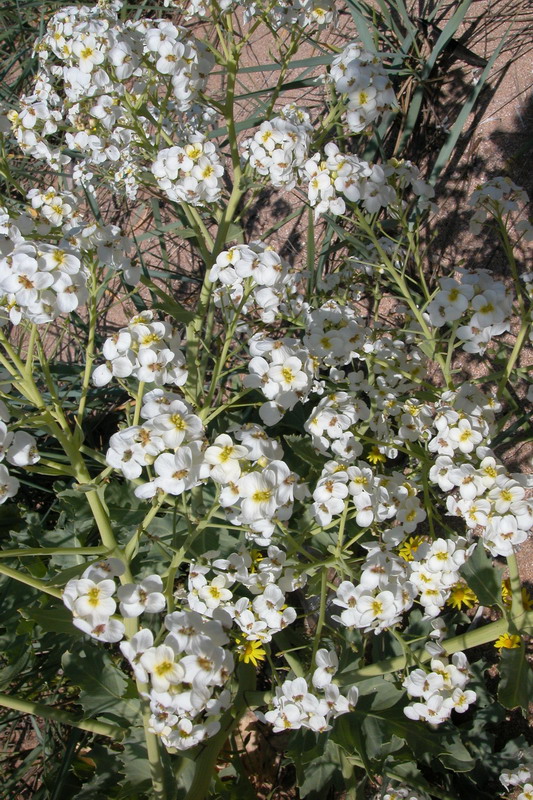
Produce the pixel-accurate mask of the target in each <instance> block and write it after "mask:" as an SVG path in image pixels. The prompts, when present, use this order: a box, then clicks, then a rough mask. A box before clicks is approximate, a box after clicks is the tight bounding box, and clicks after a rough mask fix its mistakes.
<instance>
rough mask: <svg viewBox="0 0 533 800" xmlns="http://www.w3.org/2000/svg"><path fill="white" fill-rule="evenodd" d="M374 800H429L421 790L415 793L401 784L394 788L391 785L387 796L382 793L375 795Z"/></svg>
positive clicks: (386, 793)
mask: <svg viewBox="0 0 533 800" xmlns="http://www.w3.org/2000/svg"><path fill="white" fill-rule="evenodd" d="M373 800H428V796H427V794H426V793H425V792H421V791H420V790H419V789H417V790H416V792H415V790H414V789H411V788H410V787H409V786H406V785H405V784H399V785H395V786H394V788H393V787H392V786H391V785H389V786H388V787H387V791H386V792H385V794H383V792H382V791H380V792H379V793H378V794H375V795H374V797H373Z"/></svg>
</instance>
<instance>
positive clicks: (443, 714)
mask: <svg viewBox="0 0 533 800" xmlns="http://www.w3.org/2000/svg"><path fill="white" fill-rule="evenodd" d="M469 678H470V671H469V664H468V660H467V658H466V656H465V654H464V653H454V654H453V656H452V658H451V663H450V662H449V661H448V659H446V658H441V659H438V658H433V659H432V660H431V672H426V671H425V670H423V669H415V670H412V672H410V673H409V675H408V676H407V678H406V679H405V680H404V682H403V686H404V687H405V689H406V690H407V693H408V694H409V695H410V697H411V698H420V700H419V701H418V702H415V703H412V704H410V705H408V706H406V707H405V708H404V714H405V715H406V717H409V719H412V720H422V721H423V722H429V723H430V724H431V725H440V724H441V723H443V722H446V720H448V719H449V718H450V716H451V714H452V711H456V712H457V713H458V714H463V713H464V712H465V711H467V710H468V708H469V706H471V705H472V703H475V701H476V697H477V696H476V693H475V692H474V691H472V689H467V688H466V685H467V683H468V680H469Z"/></svg>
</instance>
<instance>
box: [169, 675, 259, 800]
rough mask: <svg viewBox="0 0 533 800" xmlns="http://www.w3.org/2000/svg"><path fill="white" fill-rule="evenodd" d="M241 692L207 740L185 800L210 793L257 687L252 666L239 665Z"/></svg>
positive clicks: (195, 799)
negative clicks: (225, 749)
mask: <svg viewBox="0 0 533 800" xmlns="http://www.w3.org/2000/svg"><path fill="white" fill-rule="evenodd" d="M238 672H239V675H238V683H239V690H238V692H237V696H236V698H235V701H234V703H233V705H232V707H231V708H230V709H228V711H226V713H225V714H224V715H223V717H222V719H221V720H220V730H219V732H218V733H216V734H215V735H214V736H212V737H211V738H210V739H208V740H207V744H206V745H205V747H204V748H203V750H202V752H201V753H200V755H199V756H198V758H197V760H196V769H195V772H194V778H193V780H192V783H191V786H190V789H189V791H188V792H187V795H186V797H185V800H204V798H205V797H207V795H208V793H209V787H210V784H211V780H212V779H213V776H214V774H215V767H216V763H217V759H218V756H219V753H220V751H221V750H222V748H223V747H224V744H225V742H226V741H227V739H228V736H230V734H231V732H232V731H233V730H234V728H235V727H236V726H237V723H238V722H239V720H240V718H241V717H242V715H243V714H244V712H245V711H246V709H247V708H248V701H247V699H246V693H247V692H253V691H254V690H255V685H256V674H255V669H254V667H253V666H252V664H242V663H241V664H239V667H238Z"/></svg>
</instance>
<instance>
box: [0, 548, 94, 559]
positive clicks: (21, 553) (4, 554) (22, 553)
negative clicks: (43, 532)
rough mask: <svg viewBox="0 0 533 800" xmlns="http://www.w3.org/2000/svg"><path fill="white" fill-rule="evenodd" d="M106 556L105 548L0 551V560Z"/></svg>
mask: <svg viewBox="0 0 533 800" xmlns="http://www.w3.org/2000/svg"><path fill="white" fill-rule="evenodd" d="M104 553H106V554H107V547H28V548H27V549H25V550H0V558H25V557H26V556H77V555H94V556H98V555H103V554H104Z"/></svg>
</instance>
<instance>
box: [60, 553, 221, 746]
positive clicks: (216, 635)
mask: <svg viewBox="0 0 533 800" xmlns="http://www.w3.org/2000/svg"><path fill="white" fill-rule="evenodd" d="M123 572H124V565H123V564H122V563H121V562H120V561H119V560H117V559H109V560H107V561H104V562H100V563H98V564H94V565H92V566H90V567H89V568H88V569H86V570H85V571H84V572H83V574H82V577H81V578H80V579H72V580H70V581H68V583H67V584H66V586H65V589H64V592H63V602H64V604H65V605H66V607H67V608H68V609H69V610H70V611H72V614H73V618H74V619H73V622H74V625H75V626H76V627H77V628H79V629H80V630H81V631H83V632H84V633H86V634H88V635H89V636H91V637H92V638H93V639H97V640H99V641H101V642H111V643H116V642H120V650H121V652H122V655H123V656H124V657H125V658H126V659H127V660H128V661H129V662H130V665H131V667H132V670H133V673H134V675H135V678H136V679H137V680H138V681H139V682H140V683H149V684H150V685H151V690H150V708H151V711H152V716H151V718H150V725H151V728H152V730H153V731H154V732H155V733H157V734H158V735H159V736H160V737H161V740H162V742H163V743H164V744H165V746H166V747H168V748H176V749H179V750H184V749H186V748H189V747H193V746H194V745H195V744H197V743H198V742H199V741H201V740H202V739H204V738H206V737H208V736H212V735H213V734H214V733H216V732H217V730H218V729H219V727H220V726H219V723H218V721H216V717H217V716H218V715H219V714H220V712H221V711H223V710H225V709H226V708H227V707H228V706H229V701H230V693H229V692H228V691H224V692H220V693H219V694H218V696H216V695H215V692H216V690H217V688H219V687H223V686H224V685H225V684H226V682H227V680H228V678H229V677H230V675H231V673H232V672H233V655H232V653H231V652H230V651H229V650H225V649H224V647H223V645H225V644H228V642H229V639H228V636H227V635H226V633H225V630H224V626H223V625H222V623H221V622H220V621H219V620H216V619H205V618H204V617H202V616H201V615H200V614H197V613H196V612H193V611H190V610H188V609H186V610H184V611H176V612H173V613H172V614H167V616H166V617H165V627H166V629H167V631H169V633H168V634H167V636H166V637H165V640H164V641H163V643H162V644H159V645H157V646H154V636H153V634H152V631H151V630H150V629H149V628H141V630H140V631H138V632H137V633H136V634H134V635H133V636H132V637H131V638H130V639H129V640H127V641H121V640H122V639H123V637H124V632H125V626H124V623H123V622H122V621H121V620H119V619H117V618H116V617H114V616H113V615H114V614H115V611H116V607H117V602H116V600H115V599H114V595H115V593H116V596H117V599H118V601H119V610H120V614H121V615H122V617H124V618H126V619H128V618H132V617H139V616H140V615H141V614H143V613H147V614H155V613H160V612H162V611H164V610H165V608H166V599H165V596H164V594H163V581H162V580H161V578H160V577H159V575H148V576H147V577H146V578H144V580H142V581H141V582H140V583H139V584H133V583H130V584H123V585H122V586H120V587H119V588H118V589H117V587H116V584H115V581H114V580H113V578H114V577H117V576H119V575H122V574H123ZM224 622H225V623H226V627H230V626H231V619H229V624H228V620H227V619H225V620H224ZM200 716H201V717H202V718H201V720H198V718H199V717H200Z"/></svg>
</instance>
